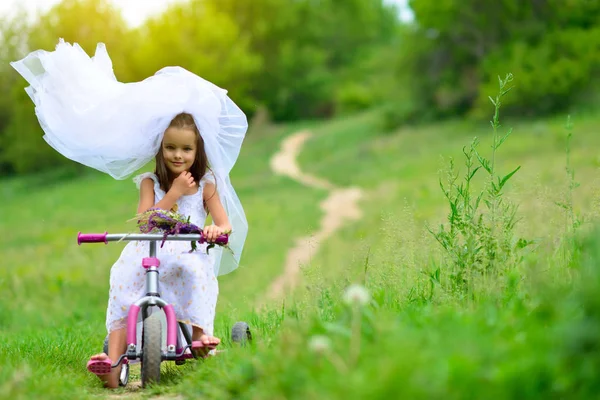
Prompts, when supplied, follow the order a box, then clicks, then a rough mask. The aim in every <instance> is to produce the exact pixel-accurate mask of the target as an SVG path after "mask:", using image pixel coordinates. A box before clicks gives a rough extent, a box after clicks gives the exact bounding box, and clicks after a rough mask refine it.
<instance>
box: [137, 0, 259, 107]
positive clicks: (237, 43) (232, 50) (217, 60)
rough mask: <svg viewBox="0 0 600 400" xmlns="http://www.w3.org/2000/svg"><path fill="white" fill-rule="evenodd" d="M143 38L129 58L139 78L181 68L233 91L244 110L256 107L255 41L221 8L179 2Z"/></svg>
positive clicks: (199, 2) (153, 22) (144, 30)
mask: <svg viewBox="0 0 600 400" xmlns="http://www.w3.org/2000/svg"><path fill="white" fill-rule="evenodd" d="M137 34H138V35H139V36H140V37H141V38H143V40H141V41H140V43H139V45H138V46H135V49H134V50H133V51H132V53H131V54H129V55H128V56H129V57H130V59H129V60H128V61H129V63H130V65H131V68H132V69H133V70H134V72H133V74H132V76H133V77H135V80H141V79H144V78H145V77H148V76H150V75H153V74H154V73H155V72H156V71H158V70H159V69H161V68H163V67H167V66H173V65H177V66H181V67H183V68H186V69H188V70H190V71H191V72H194V73H196V74H198V75H199V76H202V77H206V78H207V79H209V80H210V81H211V82H213V83H215V84H216V85H218V86H221V87H224V88H227V89H228V91H229V93H230V96H231V97H232V98H233V99H235V101H236V103H237V104H238V105H239V106H240V107H242V108H243V109H252V105H253V101H254V99H252V98H251V97H250V93H249V91H250V89H251V88H252V82H253V78H254V77H255V76H256V75H257V74H258V73H259V71H260V68H261V58H260V55H258V54H255V53H252V52H251V51H250V37H249V36H248V35H246V34H245V33H244V32H242V31H241V30H240V28H239V26H238V25H237V24H236V22H235V20H234V19H233V18H232V16H231V15H229V14H227V13H225V12H223V11H222V10H221V9H220V8H219V7H217V6H215V5H213V4H212V3H210V2H205V1H203V0H193V1H190V2H188V3H182V4H174V5H173V6H171V7H170V8H168V9H167V10H166V11H165V12H164V13H163V14H161V15H160V16H158V17H155V18H154V19H151V20H149V21H148V22H147V23H146V24H145V25H143V26H142V27H141V28H140V30H139V31H138V32H137Z"/></svg>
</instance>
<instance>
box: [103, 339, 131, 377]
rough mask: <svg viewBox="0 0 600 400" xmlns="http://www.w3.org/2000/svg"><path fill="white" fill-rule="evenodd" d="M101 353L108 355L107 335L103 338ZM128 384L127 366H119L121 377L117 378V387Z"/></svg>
mask: <svg viewBox="0 0 600 400" xmlns="http://www.w3.org/2000/svg"><path fill="white" fill-rule="evenodd" d="M102 352H103V353H105V354H108V335H106V337H105V338H104V345H103V346H102ZM128 382H129V364H121V376H119V386H123V387H124V386H127V383H128Z"/></svg>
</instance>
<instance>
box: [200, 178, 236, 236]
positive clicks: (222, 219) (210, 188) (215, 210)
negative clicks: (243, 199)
mask: <svg viewBox="0 0 600 400" xmlns="http://www.w3.org/2000/svg"><path fill="white" fill-rule="evenodd" d="M202 196H203V199H204V201H205V202H206V208H207V209H208V212H209V214H210V215H212V219H213V223H214V225H209V226H207V227H205V228H204V233H205V234H206V236H207V239H208V240H209V241H213V240H215V239H216V238H217V237H218V236H219V235H222V234H223V233H226V232H230V231H231V224H230V223H229V218H228V217H227V213H226V212H225V208H224V207H223V204H222V203H221V199H220V198H219V194H218V193H217V188H216V187H215V184H214V183H212V182H207V183H206V184H205V185H204V191H203V193H202Z"/></svg>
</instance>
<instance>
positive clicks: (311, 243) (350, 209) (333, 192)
mask: <svg viewBox="0 0 600 400" xmlns="http://www.w3.org/2000/svg"><path fill="white" fill-rule="evenodd" d="M311 136H312V134H311V133H310V132H308V131H301V132H298V133H295V134H293V135H291V136H289V137H288V138H287V139H285V140H284V141H283V142H282V143H281V149H280V151H279V152H278V153H276V154H275V155H274V156H273V158H272V159H271V169H272V170H273V172H274V173H275V174H277V175H283V176H287V177H289V178H291V179H293V180H295V181H298V182H299V183H301V184H303V185H305V186H308V187H311V188H316V189H325V190H327V191H329V196H327V198H326V199H325V200H323V201H322V202H321V204H320V207H321V210H322V211H323V212H324V215H323V217H322V218H321V222H320V229H319V230H318V231H317V232H314V233H312V234H311V235H308V236H305V237H300V238H297V239H296V245H295V246H294V247H293V248H292V249H290V250H289V251H288V254H287V257H286V261H285V265H284V269H283V274H281V275H280V276H279V277H277V278H276V279H275V280H274V281H273V283H272V284H271V287H270V288H269V291H268V293H267V296H268V298H271V299H273V298H278V297H281V296H282V295H283V294H284V293H285V292H286V291H288V290H292V289H294V288H295V287H296V285H297V283H298V279H299V274H300V269H301V268H302V266H303V265H305V264H307V263H309V262H310V259H311V256H312V255H313V254H314V253H316V252H317V251H318V249H319V246H320V244H321V243H322V242H323V241H324V240H326V239H327V238H328V237H330V236H331V235H332V234H334V233H335V232H336V231H337V230H338V229H340V228H341V227H342V226H344V224H345V223H346V222H349V221H356V220H359V219H360V218H361V217H362V212H361V210H360V208H359V207H358V202H359V201H360V200H361V199H362V198H363V196H364V194H363V191H362V190H361V189H359V188H356V187H349V188H337V187H335V186H334V185H333V184H332V183H330V182H328V181H326V180H324V179H321V178H319V177H316V176H312V175H309V174H306V173H304V172H302V170H301V169H300V167H299V166H298V162H297V157H298V155H299V154H300V151H301V150H302V146H303V145H304V143H305V142H306V141H307V140H308V139H309V138H310V137H311Z"/></svg>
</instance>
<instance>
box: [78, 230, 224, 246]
mask: <svg viewBox="0 0 600 400" xmlns="http://www.w3.org/2000/svg"><path fill="white" fill-rule="evenodd" d="M120 240H138V241H139V240H143V241H152V240H156V241H162V240H179V241H187V242H200V243H206V242H207V240H206V236H205V235H204V233H186V234H182V235H167V236H166V238H165V236H164V235H163V234H161V233H114V234H109V233H108V232H104V233H81V232H79V233H78V234H77V244H78V245H81V243H105V244H106V243H108V242H118V241H120ZM228 242H229V235H221V236H219V237H217V239H216V240H215V244H219V245H226V244H227V243H228Z"/></svg>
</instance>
